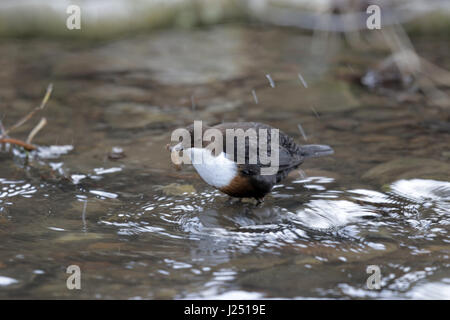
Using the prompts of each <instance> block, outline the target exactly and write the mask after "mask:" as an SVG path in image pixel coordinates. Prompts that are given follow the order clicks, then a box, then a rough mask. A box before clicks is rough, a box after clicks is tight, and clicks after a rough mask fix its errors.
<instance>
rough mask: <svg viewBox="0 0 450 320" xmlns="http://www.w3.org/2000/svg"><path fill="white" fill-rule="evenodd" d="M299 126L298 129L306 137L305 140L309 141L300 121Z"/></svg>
mask: <svg viewBox="0 0 450 320" xmlns="http://www.w3.org/2000/svg"><path fill="white" fill-rule="evenodd" d="M297 126H298V130H300V133H301V134H302V136H303V139H305V141H308V137H307V136H306V134H305V131H304V130H303V128H302V125H301V124H300V123H299V124H298V125H297Z"/></svg>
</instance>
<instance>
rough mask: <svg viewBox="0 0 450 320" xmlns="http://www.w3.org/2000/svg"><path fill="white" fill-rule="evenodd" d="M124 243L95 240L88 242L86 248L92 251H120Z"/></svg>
mask: <svg viewBox="0 0 450 320" xmlns="http://www.w3.org/2000/svg"><path fill="white" fill-rule="evenodd" d="M123 246H124V244H123V243H120V242H96V243H92V244H90V245H89V246H88V247H87V248H88V250H94V251H120V249H121V248H123Z"/></svg>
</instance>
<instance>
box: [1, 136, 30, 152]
mask: <svg viewBox="0 0 450 320" xmlns="http://www.w3.org/2000/svg"><path fill="white" fill-rule="evenodd" d="M0 143H10V144H15V145H17V146H20V147H22V148H24V149H25V150H28V151H31V150H35V149H36V147H35V146H33V145H32V144H29V143H26V142H24V141H22V140H18V139H13V138H3V139H0Z"/></svg>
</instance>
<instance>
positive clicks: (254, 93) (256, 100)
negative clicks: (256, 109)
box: [252, 90, 258, 104]
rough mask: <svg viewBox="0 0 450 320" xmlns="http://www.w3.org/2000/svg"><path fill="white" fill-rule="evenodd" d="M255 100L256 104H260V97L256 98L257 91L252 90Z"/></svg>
mask: <svg viewBox="0 0 450 320" xmlns="http://www.w3.org/2000/svg"><path fill="white" fill-rule="evenodd" d="M252 95H253V99H254V100H255V103H256V104H258V97H257V96H256V92H255V90H252Z"/></svg>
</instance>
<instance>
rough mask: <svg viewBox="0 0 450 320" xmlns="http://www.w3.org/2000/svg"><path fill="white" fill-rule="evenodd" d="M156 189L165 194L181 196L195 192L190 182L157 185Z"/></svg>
mask: <svg viewBox="0 0 450 320" xmlns="http://www.w3.org/2000/svg"><path fill="white" fill-rule="evenodd" d="M156 190H161V191H162V192H163V193H164V194H165V195H167V196H181V195H184V194H187V193H195V192H197V191H196V190H195V188H194V186H193V185H191V184H178V183H171V184H168V185H166V186H157V187H156Z"/></svg>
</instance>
